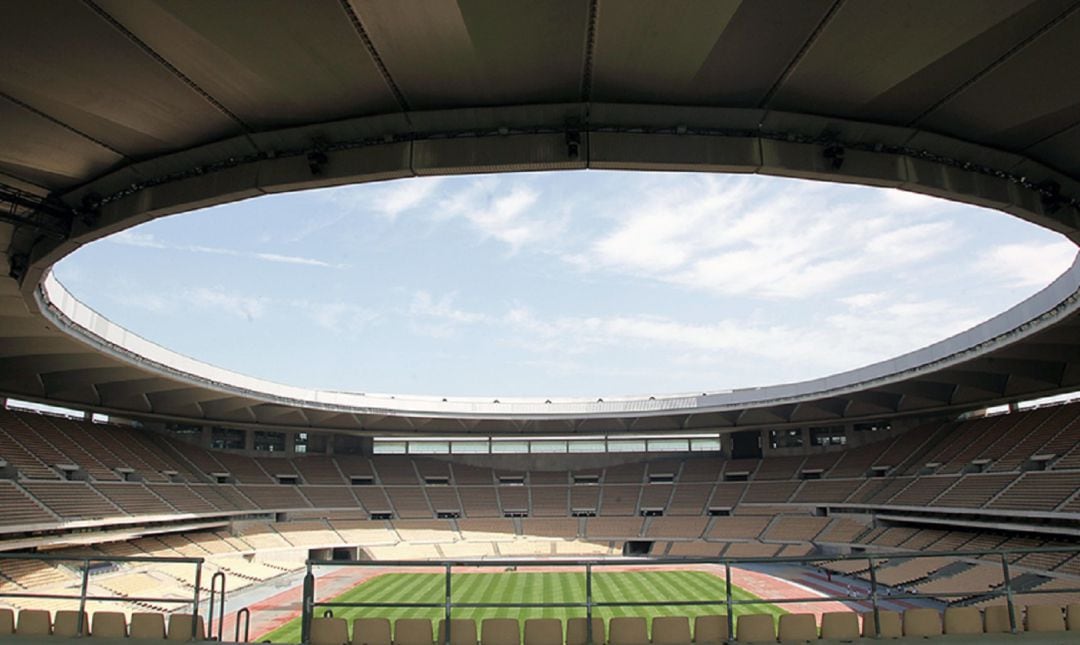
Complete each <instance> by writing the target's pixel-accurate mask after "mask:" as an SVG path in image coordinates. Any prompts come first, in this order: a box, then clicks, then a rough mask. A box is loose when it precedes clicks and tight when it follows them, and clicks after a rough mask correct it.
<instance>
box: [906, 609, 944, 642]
mask: <svg viewBox="0 0 1080 645" xmlns="http://www.w3.org/2000/svg"><path fill="white" fill-rule="evenodd" d="M904 636H941V614H939V613H938V612H937V610H936V609H930V608H928V607H920V608H918V609H908V610H907V611H905V612H904Z"/></svg>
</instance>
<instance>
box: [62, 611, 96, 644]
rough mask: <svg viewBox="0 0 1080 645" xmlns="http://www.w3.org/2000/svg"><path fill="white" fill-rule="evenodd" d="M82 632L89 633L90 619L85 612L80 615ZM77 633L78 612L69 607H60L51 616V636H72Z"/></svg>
mask: <svg viewBox="0 0 1080 645" xmlns="http://www.w3.org/2000/svg"><path fill="white" fill-rule="evenodd" d="M82 619H83V620H82V633H84V634H89V633H90V619H89V618H87V616H86V614H85V613H84V614H83V615H82ZM78 635H79V612H78V611H75V610H71V609H61V610H59V611H57V612H56V615H55V616H53V636H64V637H67V638H73V637H75V636H78Z"/></svg>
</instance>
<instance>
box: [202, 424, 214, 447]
mask: <svg viewBox="0 0 1080 645" xmlns="http://www.w3.org/2000/svg"><path fill="white" fill-rule="evenodd" d="M213 442H214V432H213V430H212V429H211V428H210V426H203V427H202V433H201V434H199V445H200V446H202V447H203V448H209V447H210V446H211V445H212V444H213Z"/></svg>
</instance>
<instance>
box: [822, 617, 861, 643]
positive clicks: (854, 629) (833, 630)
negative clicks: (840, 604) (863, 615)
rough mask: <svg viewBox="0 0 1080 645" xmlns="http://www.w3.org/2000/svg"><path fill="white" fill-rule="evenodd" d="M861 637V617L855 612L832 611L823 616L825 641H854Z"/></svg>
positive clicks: (823, 636) (823, 637)
mask: <svg viewBox="0 0 1080 645" xmlns="http://www.w3.org/2000/svg"><path fill="white" fill-rule="evenodd" d="M858 637H859V615H858V614H856V613H855V612H853V611H830V612H826V613H824V614H822V615H821V638H822V639H823V640H854V639H856V638H858Z"/></svg>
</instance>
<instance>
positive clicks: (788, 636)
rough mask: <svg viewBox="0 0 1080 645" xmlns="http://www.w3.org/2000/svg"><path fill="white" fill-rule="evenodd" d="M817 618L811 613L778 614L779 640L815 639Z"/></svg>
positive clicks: (816, 635) (816, 636)
mask: <svg viewBox="0 0 1080 645" xmlns="http://www.w3.org/2000/svg"><path fill="white" fill-rule="evenodd" d="M817 638H818V628H817V620H815V618H814V615H813V614H782V615H781V616H780V634H779V639H780V642H782V643H783V642H787V641H816V640H817Z"/></svg>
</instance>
